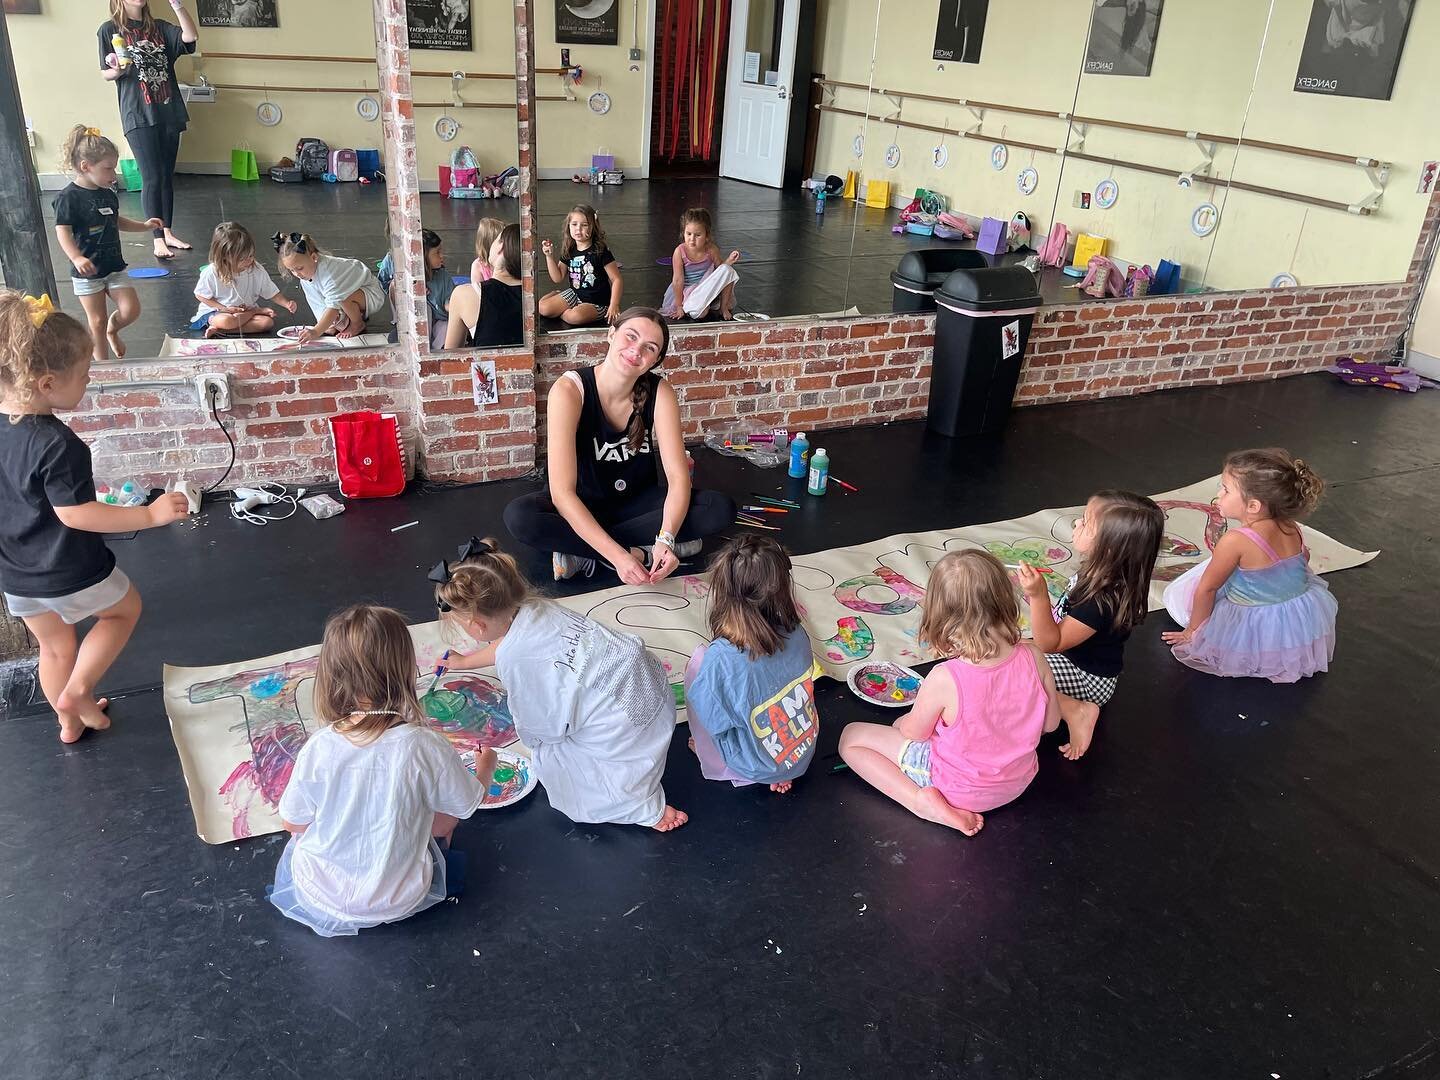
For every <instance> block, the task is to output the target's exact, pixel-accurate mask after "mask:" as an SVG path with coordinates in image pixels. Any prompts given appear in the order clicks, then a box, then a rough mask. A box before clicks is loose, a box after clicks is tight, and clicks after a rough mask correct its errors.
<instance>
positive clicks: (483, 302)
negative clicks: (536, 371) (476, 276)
mask: <svg viewBox="0 0 1440 1080" xmlns="http://www.w3.org/2000/svg"><path fill="white" fill-rule="evenodd" d="M524 340H525V322H524V319H523V317H522V316H521V314H520V286H519V285H506V284H505V283H504V282H503V281H496V280H495V279H494V278H491V279H490V280H489V281H482V282H480V318H479V319H478V320H477V321H476V323H475V329H474V330H471V331H470V344H471V345H473V346H489V347H491V348H495V347H498V346H501V345H519V344H520V343H521V342H523V341H524Z"/></svg>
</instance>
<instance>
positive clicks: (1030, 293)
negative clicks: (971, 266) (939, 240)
mask: <svg viewBox="0 0 1440 1080" xmlns="http://www.w3.org/2000/svg"><path fill="white" fill-rule="evenodd" d="M935 299H936V301H937V302H941V301H948V302H949V304H950V306H952V307H955V308H959V309H960V310H962V311H1005V310H1009V309H1011V308H1027V307H1039V306H1040V305H1041V303H1043V301H1042V300H1041V298H1040V285H1039V283H1038V282H1037V281H1036V280H1035V275H1034V274H1032V273H1030V271H1029V270H1026V269H1025V267H1023V266H1019V265H1016V264H1011V265H1009V266H987V267H983V268H980V269H975V270H956V271H955V272H954V273H952V274H950V276H949V277H947V278H946V279H945V282H944V284H942V285H941V286H940V288H938V289H937V290H936V291H935Z"/></svg>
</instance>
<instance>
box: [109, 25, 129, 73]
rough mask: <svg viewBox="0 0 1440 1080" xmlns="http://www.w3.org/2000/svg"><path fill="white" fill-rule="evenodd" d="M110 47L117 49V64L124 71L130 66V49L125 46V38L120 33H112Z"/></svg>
mask: <svg viewBox="0 0 1440 1080" xmlns="http://www.w3.org/2000/svg"><path fill="white" fill-rule="evenodd" d="M110 47H111V48H112V49H114V50H115V66H116V67H117V68H119V69H120V70H121V71H124V70H125V69H126V68H128V67H129V66H130V50H129V49H128V48H126V47H125V39H124V38H123V37H121V36H120V35H119V34H114V35H112V36H111V38H110Z"/></svg>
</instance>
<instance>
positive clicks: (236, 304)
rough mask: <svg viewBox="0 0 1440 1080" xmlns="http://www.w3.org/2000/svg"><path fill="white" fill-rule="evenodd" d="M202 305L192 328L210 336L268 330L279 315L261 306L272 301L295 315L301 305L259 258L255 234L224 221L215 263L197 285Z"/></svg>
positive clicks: (213, 245) (213, 252) (215, 242)
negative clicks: (282, 291)
mask: <svg viewBox="0 0 1440 1080" xmlns="http://www.w3.org/2000/svg"><path fill="white" fill-rule="evenodd" d="M195 299H197V300H199V301H200V306H199V307H198V308H196V309H195V318H194V319H193V320H192V321H191V323H190V329H191V330H196V331H200V330H203V331H205V336H206V337H219V336H220V335H221V334H268V333H269V332H270V331H271V330H273V329H275V316H274V315H272V314H271V313H270V312H269V311H267V310H266V309H265V308H263V307H261V306H260V301H261V300H268V301H269V302H270V303H271V304H274V305H275V306H277V307H283V308H284V309H285V310H286V311H288V312H290V314H292V315H293V314H295V312H296V310H297V309H298V308H299V307H300V305H299V304H297V303H296V302H295V301H294V300H291V299H289V298H288V297H285V296H282V295H281V294H280V289H279V287H278V286H277V285H276V284H275V282H273V281H272V280H270V275H269V274H267V273H266V272H265V268H264V267H263V266H261V265H260V263H259V262H258V261H257V260H256V258H255V238H254V237H253V236H251V235H250V231H249V230H248V229H246V228H245V226H244V225H241V224H240V223H239V222H236V221H222V222H221V223H220V224H219V225H216V226H215V235H213V236H212V237H211V238H210V265H209V266H207V267H205V269H203V270H201V271H200V280H199V281H198V282H197V283H196V285H195Z"/></svg>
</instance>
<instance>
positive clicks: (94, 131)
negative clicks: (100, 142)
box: [85, 128, 100, 139]
mask: <svg viewBox="0 0 1440 1080" xmlns="http://www.w3.org/2000/svg"><path fill="white" fill-rule="evenodd" d="M85 134H86V135H90V136H92V137H94V138H96V139H98V138H100V129H99V128H86V129H85Z"/></svg>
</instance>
